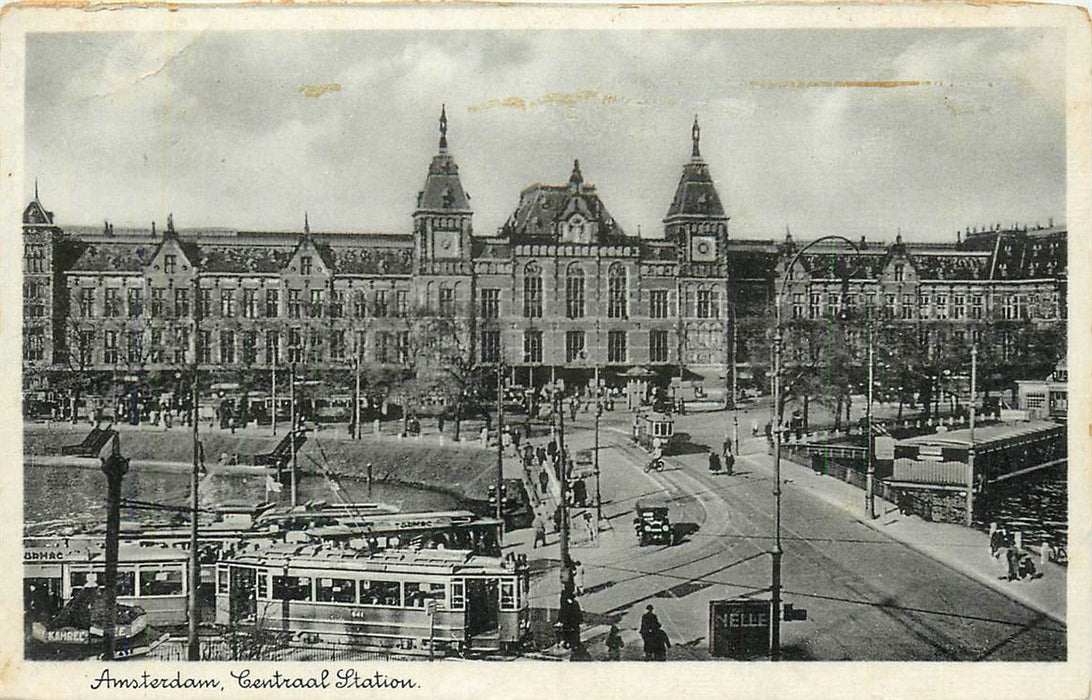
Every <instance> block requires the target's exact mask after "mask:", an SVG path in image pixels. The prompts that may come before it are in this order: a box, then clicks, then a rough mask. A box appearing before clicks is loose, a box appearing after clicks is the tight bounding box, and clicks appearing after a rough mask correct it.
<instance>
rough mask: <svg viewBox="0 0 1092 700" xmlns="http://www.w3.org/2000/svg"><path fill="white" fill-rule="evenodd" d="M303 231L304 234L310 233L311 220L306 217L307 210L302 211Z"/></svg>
mask: <svg viewBox="0 0 1092 700" xmlns="http://www.w3.org/2000/svg"><path fill="white" fill-rule="evenodd" d="M303 232H304V234H306V235H308V236H310V235H311V221H310V219H308V217H307V212H306V211H305V212H303Z"/></svg>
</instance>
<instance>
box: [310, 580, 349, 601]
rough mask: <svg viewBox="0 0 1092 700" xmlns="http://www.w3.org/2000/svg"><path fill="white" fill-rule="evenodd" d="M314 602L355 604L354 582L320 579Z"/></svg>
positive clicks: (316, 587)
mask: <svg viewBox="0 0 1092 700" xmlns="http://www.w3.org/2000/svg"><path fill="white" fill-rule="evenodd" d="M315 600H317V601H319V602H321V603H355V602H356V582H355V581H353V580H352V579H348V578H320V579H319V580H318V585H317V586H315Z"/></svg>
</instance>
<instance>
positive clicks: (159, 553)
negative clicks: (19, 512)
mask: <svg viewBox="0 0 1092 700" xmlns="http://www.w3.org/2000/svg"><path fill="white" fill-rule="evenodd" d="M105 558H106V547H105V543H104V542H103V540H102V538H99V537H96V538H93V539H92V538H72V537H56V538H54V537H35V538H24V540H23V561H24V562H25V563H32V562H33V563H45V562H50V561H52V562H58V563H60V562H68V563H82V562H87V563H99V562H102V561H103V560H104V559H105ZM188 558H189V554H188V553H187V552H184V551H182V550H180V549H176V548H173V547H168V546H165V545H155V546H147V545H143V546H142V545H136V544H126V543H121V544H119V545H118V561H121V562H129V563H132V562H164V561H186V560H187V559H188Z"/></svg>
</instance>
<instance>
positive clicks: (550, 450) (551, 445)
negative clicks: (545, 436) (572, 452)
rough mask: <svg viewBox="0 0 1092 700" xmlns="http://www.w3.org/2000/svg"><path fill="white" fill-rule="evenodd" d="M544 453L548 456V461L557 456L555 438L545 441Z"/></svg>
mask: <svg viewBox="0 0 1092 700" xmlns="http://www.w3.org/2000/svg"><path fill="white" fill-rule="evenodd" d="M546 454H547V455H548V456H549V458H550V461H551V462H552V461H554V459H555V458H556V457H557V440H554V439H552V438H551V439H550V442H548V443H546Z"/></svg>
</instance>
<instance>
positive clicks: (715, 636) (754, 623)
mask: <svg viewBox="0 0 1092 700" xmlns="http://www.w3.org/2000/svg"><path fill="white" fill-rule="evenodd" d="M709 653H710V654H712V655H713V657H714V658H719V659H738V660H747V659H755V658H760V657H764V656H769V654H770V601H768V600H711V601H709Z"/></svg>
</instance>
